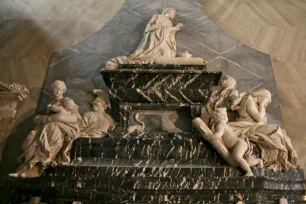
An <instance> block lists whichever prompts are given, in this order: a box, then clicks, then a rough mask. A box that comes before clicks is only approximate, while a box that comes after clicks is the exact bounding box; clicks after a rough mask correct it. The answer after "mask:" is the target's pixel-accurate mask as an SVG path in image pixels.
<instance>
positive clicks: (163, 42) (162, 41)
mask: <svg viewBox="0 0 306 204" xmlns="http://www.w3.org/2000/svg"><path fill="white" fill-rule="evenodd" d="M175 14H176V11H175V10H174V9H173V8H167V9H165V10H164V11H163V13H162V14H155V15H153V17H152V18H151V20H150V21H149V23H148V24H147V26H146V29H145V31H144V35H143V39H142V41H141V43H140V45H139V46H138V48H137V49H136V51H135V52H134V53H132V54H131V55H130V56H129V57H126V56H120V57H117V58H114V59H111V60H108V61H107V62H106V68H107V69H117V68H118V65H119V64H206V63H207V62H206V61H205V60H203V59H202V58H192V57H191V56H192V55H191V54H190V53H188V52H183V53H182V54H180V55H179V57H177V48H176V39H175V35H176V33H177V32H178V31H179V30H181V29H182V28H183V24H181V23H178V24H177V25H175V26H174V25H173V22H172V20H173V19H174V17H175Z"/></svg>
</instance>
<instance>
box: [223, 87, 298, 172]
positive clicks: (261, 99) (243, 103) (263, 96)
mask: <svg viewBox="0 0 306 204" xmlns="http://www.w3.org/2000/svg"><path fill="white" fill-rule="evenodd" d="M270 103H271V93H270V92H269V91H268V90H266V89H260V90H258V91H255V92H250V93H242V94H241V95H240V96H237V99H236V100H235V101H234V103H233V105H232V109H233V110H236V111H237V113H238V118H237V122H229V123H228V124H229V125H230V126H231V127H232V129H233V130H234V132H235V133H236V134H237V135H238V136H239V137H240V138H248V139H249V140H250V141H252V142H254V143H255V144H256V145H257V146H258V147H259V149H260V156H261V158H262V159H263V161H264V167H266V168H269V169H273V170H274V171H288V170H290V169H295V168H296V163H297V153H296V151H295V149H294V148H293V146H292V144H291V140H290V138H289V137H288V135H287V134H286V132H285V131H284V130H283V129H282V128H281V127H279V126H278V125H276V124H267V114H266V107H267V106H268V105H269V104H270Z"/></svg>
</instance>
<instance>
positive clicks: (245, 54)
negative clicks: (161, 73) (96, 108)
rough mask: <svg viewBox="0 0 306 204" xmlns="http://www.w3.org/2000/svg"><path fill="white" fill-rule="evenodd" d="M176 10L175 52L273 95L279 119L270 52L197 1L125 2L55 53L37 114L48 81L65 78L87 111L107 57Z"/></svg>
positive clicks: (273, 117) (128, 48)
mask: <svg viewBox="0 0 306 204" xmlns="http://www.w3.org/2000/svg"><path fill="white" fill-rule="evenodd" d="M168 7H172V8H175V9H176V11H177V16H176V18H175V19H174V23H175V24H176V23H179V22H180V23H183V24H184V29H183V30H182V31H180V32H178V34H177V46H178V51H179V52H181V51H185V50H189V52H190V53H192V54H193V56H195V57H202V58H204V59H205V60H207V61H208V62H209V64H208V66H207V69H208V70H209V71H222V72H224V73H225V74H227V75H230V76H232V77H234V78H235V79H236V80H237V82H238V89H239V91H253V90H256V89H259V88H266V89H268V90H270V91H271V93H272V95H273V99H272V101H273V102H272V104H271V105H270V106H269V107H268V110H267V112H268V117H269V121H270V122H271V123H278V124H281V123H282V119H281V113H280V108H279V98H278V95H277V91H276V87H275V80H274V76H273V72H272V66H271V62H270V58H269V56H268V55H266V54H263V53H260V52H258V51H255V50H253V49H251V48H249V47H247V46H245V45H243V44H242V43H240V42H239V41H237V40H235V39H234V38H232V37H230V36H229V35H228V34H227V33H225V32H224V31H223V30H221V29H220V28H219V27H218V26H217V25H216V24H215V23H214V22H213V21H212V20H211V19H210V18H209V17H208V16H207V14H206V13H205V11H204V10H203V8H202V6H201V5H200V4H199V1H198V0H127V1H126V3H125V5H124V6H123V8H121V10H120V11H119V12H118V13H117V14H116V15H115V16H114V18H113V19H112V20H110V21H109V22H108V24H107V25H106V26H104V27H103V28H102V29H101V30H100V31H98V32H97V33H95V34H94V35H92V36H91V37H89V38H87V39H86V40H83V41H82V42H80V43H78V44H76V45H75V46H72V47H70V48H67V49H65V50H63V51H61V52H57V53H54V54H53V57H52V60H51V63H50V66H49V72H48V75H47V79H46V83H45V87H44V92H43V97H42V101H41V104H40V108H39V112H44V111H45V109H46V106H47V104H48V103H49V102H50V100H51V98H50V84H51V83H52V81H54V80H56V79H60V80H63V81H65V82H66V84H67V86H68V92H67V96H69V97H71V98H72V99H74V100H75V101H76V103H78V104H79V105H80V112H82V113H83V112H85V111H88V110H89V109H90V107H89V105H88V103H89V102H90V101H91V100H92V99H93V96H92V94H91V90H92V89H93V88H101V89H107V87H106V86H105V84H104V82H103V80H102V78H101V76H100V73H99V71H100V69H102V68H103V67H104V64H105V62H106V60H108V59H110V58H113V57H116V56H120V55H129V54H131V53H132V52H133V51H134V50H135V49H136V48H137V46H138V44H139V43H140V41H141V39H142V35H143V32H144V29H145V26H146V24H147V22H148V21H149V20H150V18H151V16H152V15H153V14H156V13H161V12H162V10H163V9H164V8H168Z"/></svg>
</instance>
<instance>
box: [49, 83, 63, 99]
mask: <svg viewBox="0 0 306 204" xmlns="http://www.w3.org/2000/svg"><path fill="white" fill-rule="evenodd" d="M66 91H67V87H66V84H65V83H64V82H63V81H60V80H56V81H54V82H53V83H52V85H51V92H52V96H53V98H54V100H60V99H62V98H63V97H64V93H65V92H66Z"/></svg>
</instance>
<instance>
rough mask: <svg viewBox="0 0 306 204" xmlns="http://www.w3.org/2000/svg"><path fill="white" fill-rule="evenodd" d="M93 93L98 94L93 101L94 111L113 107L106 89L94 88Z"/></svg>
mask: <svg viewBox="0 0 306 204" xmlns="http://www.w3.org/2000/svg"><path fill="white" fill-rule="evenodd" d="M93 93H94V94H96V95H97V97H96V98H95V100H93V101H92V102H91V105H92V110H93V111H95V112H97V111H105V110H106V109H107V108H110V107H111V105H110V100H109V96H108V94H107V93H106V92H105V91H103V90H100V89H94V90H93Z"/></svg>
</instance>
